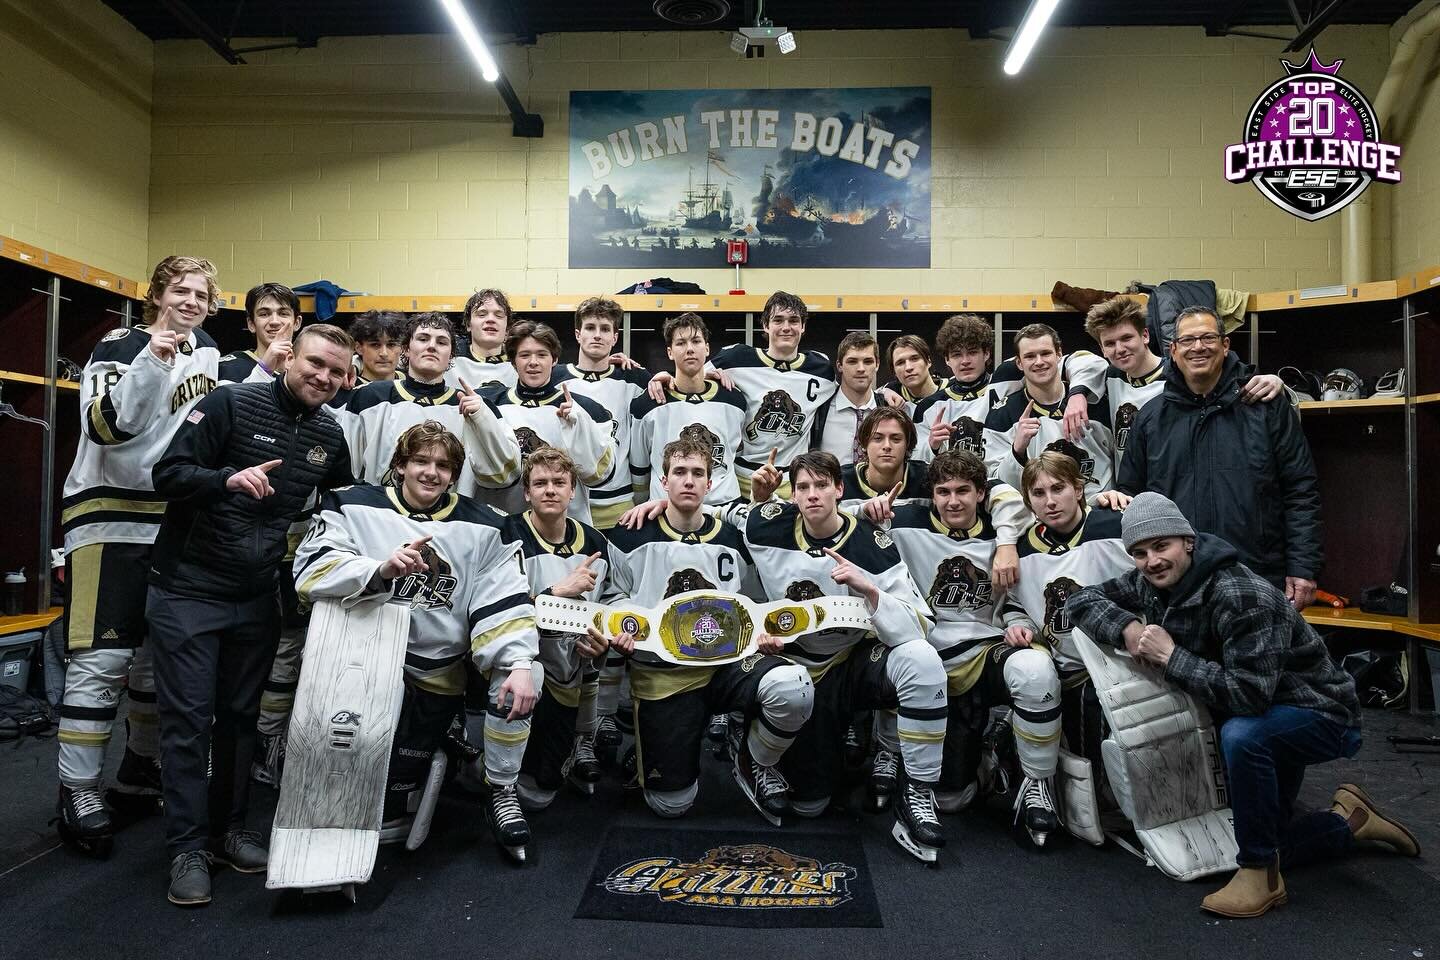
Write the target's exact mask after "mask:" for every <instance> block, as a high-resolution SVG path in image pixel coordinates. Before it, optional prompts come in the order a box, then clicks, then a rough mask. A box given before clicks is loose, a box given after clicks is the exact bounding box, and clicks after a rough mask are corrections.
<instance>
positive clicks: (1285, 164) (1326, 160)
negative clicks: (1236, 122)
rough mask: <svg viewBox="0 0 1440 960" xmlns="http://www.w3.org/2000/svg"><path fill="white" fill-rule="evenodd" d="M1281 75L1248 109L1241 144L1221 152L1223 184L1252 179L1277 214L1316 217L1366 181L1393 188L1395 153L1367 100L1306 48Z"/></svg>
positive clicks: (1336, 207) (1335, 65)
mask: <svg viewBox="0 0 1440 960" xmlns="http://www.w3.org/2000/svg"><path fill="white" fill-rule="evenodd" d="M1280 62H1281V63H1282V64H1284V65H1285V71H1286V73H1287V74H1288V75H1287V76H1286V77H1284V78H1283V79H1281V80H1277V81H1276V82H1275V83H1273V84H1271V85H1270V86H1269V87H1268V88H1266V90H1265V92H1263V93H1261V94H1260V96H1259V97H1257V98H1256V100H1255V103H1254V104H1253V105H1251V107H1250V113H1249V116H1247V117H1246V120H1245V142H1244V143H1234V144H1231V145H1229V146H1227V147H1226V148H1225V179H1226V180H1229V181H1231V182H1232V183H1243V182H1244V181H1246V180H1254V181H1255V186H1256V188H1257V189H1258V190H1259V191H1260V192H1261V193H1263V194H1264V195H1265V196H1266V197H1267V198H1268V199H1269V200H1270V202H1272V203H1274V204H1275V205H1276V206H1277V207H1279V208H1280V209H1281V210H1285V211H1288V212H1289V213H1293V214H1294V215H1295V216H1297V217H1300V218H1301V219H1304V220H1320V219H1322V218H1324V217H1328V216H1330V214H1332V213H1335V212H1336V211H1338V210H1341V209H1343V208H1344V207H1345V205H1346V204H1348V203H1350V202H1351V201H1353V200H1354V199H1355V198H1356V197H1358V196H1360V194H1362V193H1364V192H1365V188H1366V187H1368V186H1370V183H1371V181H1372V180H1380V181H1383V182H1385V183H1399V182H1400V170H1399V168H1398V167H1397V166H1396V164H1397V163H1398V162H1399V160H1400V148H1399V147H1398V146H1396V145H1394V144H1389V143H1382V142H1381V141H1380V125H1379V122H1378V120H1377V119H1376V117H1375V109H1374V108H1373V107H1371V106H1370V101H1369V100H1367V99H1365V95H1364V94H1363V93H1361V92H1360V91H1359V89H1357V88H1356V87H1355V86H1354V84H1352V83H1350V82H1349V81H1348V80H1344V79H1342V78H1341V77H1340V64H1342V63H1344V62H1345V61H1344V60H1336V61H1335V62H1334V63H1331V64H1322V63H1321V62H1320V60H1319V58H1318V57H1316V56H1315V50H1314V48H1311V50H1310V59H1309V60H1308V61H1307V62H1305V63H1303V64H1293V63H1290V62H1289V61H1287V60H1281V61H1280Z"/></svg>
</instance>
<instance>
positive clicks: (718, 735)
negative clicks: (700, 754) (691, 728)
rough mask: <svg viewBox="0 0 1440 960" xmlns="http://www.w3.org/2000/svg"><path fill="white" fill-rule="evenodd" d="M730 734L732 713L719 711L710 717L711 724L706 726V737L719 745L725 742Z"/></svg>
mask: <svg viewBox="0 0 1440 960" xmlns="http://www.w3.org/2000/svg"><path fill="white" fill-rule="evenodd" d="M729 735H730V715H729V714H728V713H717V714H715V715H713V716H712V717H711V718H710V725H709V726H707V727H706V728H705V739H706V740H709V741H710V742H711V743H713V744H715V745H716V746H717V747H718V746H719V745H720V744H722V743H724V742H725V739H726V738H727V737H728V736H729Z"/></svg>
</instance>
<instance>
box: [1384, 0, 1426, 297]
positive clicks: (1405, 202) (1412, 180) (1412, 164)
mask: <svg viewBox="0 0 1440 960" xmlns="http://www.w3.org/2000/svg"><path fill="white" fill-rule="evenodd" d="M1434 6H1436V4H1435V3H1424V4H1418V5H1416V7H1415V9H1414V10H1412V11H1411V12H1410V13H1409V14H1408V15H1407V16H1405V17H1404V18H1402V19H1401V20H1399V21H1397V22H1396V24H1395V25H1394V27H1392V28H1391V30H1390V38H1391V42H1392V43H1394V42H1398V41H1399V39H1400V37H1401V35H1402V34H1403V33H1404V31H1405V28H1406V27H1407V26H1409V24H1410V23H1411V22H1412V21H1413V20H1415V18H1416V17H1418V16H1420V15H1421V14H1423V13H1424V12H1425V11H1427V10H1429V9H1431V8H1432V7H1434ZM1415 65H1416V69H1414V70H1413V71H1412V72H1411V76H1410V77H1409V79H1408V82H1407V83H1406V85H1405V86H1404V87H1403V88H1402V91H1401V95H1400V97H1401V99H1400V101H1399V102H1400V103H1401V104H1402V106H1401V110H1402V113H1401V115H1400V116H1399V117H1397V118H1396V119H1397V120H1398V121H1399V122H1398V123H1391V124H1390V126H1388V127H1386V128H1385V130H1384V133H1385V138H1386V139H1387V140H1391V141H1392V142H1395V141H1396V139H1397V138H1398V142H1399V143H1400V144H1401V145H1402V146H1403V147H1404V153H1403V154H1402V156H1401V164H1400V172H1401V175H1402V176H1403V178H1404V179H1402V180H1401V181H1400V183H1399V184H1398V185H1396V186H1394V187H1392V188H1390V189H1388V190H1387V191H1386V193H1388V194H1389V195H1390V213H1391V221H1390V222H1391V233H1392V236H1393V237H1394V260H1393V263H1392V264H1391V266H1392V267H1393V270H1391V271H1390V273H1388V274H1386V273H1385V272H1384V271H1383V270H1382V275H1394V276H1399V275H1401V274H1405V273H1411V272H1414V271H1416V270H1421V269H1424V268H1426V267H1433V266H1436V265H1437V264H1440V34H1436V35H1435V36H1434V37H1431V38H1430V40H1429V41H1428V42H1427V43H1425V44H1424V45H1423V46H1422V47H1421V49H1420V53H1419V55H1418V57H1417V59H1416V61H1415ZM1378 93H1379V90H1378V88H1377V89H1376V90H1375V91H1374V92H1373V93H1372V94H1371V96H1374V95H1376V94H1378ZM1379 262H1380V263H1381V264H1382V266H1383V263H1384V261H1379Z"/></svg>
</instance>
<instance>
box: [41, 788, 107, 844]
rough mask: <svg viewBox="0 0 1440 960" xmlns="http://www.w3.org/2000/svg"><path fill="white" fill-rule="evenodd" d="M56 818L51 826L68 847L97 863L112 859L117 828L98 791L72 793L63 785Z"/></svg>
mask: <svg viewBox="0 0 1440 960" xmlns="http://www.w3.org/2000/svg"><path fill="white" fill-rule="evenodd" d="M55 814H56V816H55V819H54V820H53V821H51V822H52V823H54V824H55V826H56V827H57V828H58V829H59V831H60V839H61V840H63V841H65V845H66V846H68V847H70V848H71V849H74V850H77V851H79V852H80V853H83V854H85V855H86V856H87V857H94V858H95V859H97V860H105V859H108V858H109V856H110V851H111V849H112V847H113V844H114V832H115V828H114V825H113V824H111V822H110V811H109V810H107V809H105V801H104V800H103V799H101V797H100V791H99V789H98V788H96V787H76V788H74V789H72V788H70V787H67V786H65V785H64V784H63V783H62V784H61V785H60V799H59V802H58V803H57V804H56V808H55Z"/></svg>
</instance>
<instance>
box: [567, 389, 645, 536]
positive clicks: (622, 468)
mask: <svg viewBox="0 0 1440 960" xmlns="http://www.w3.org/2000/svg"><path fill="white" fill-rule="evenodd" d="M555 380H556V382H557V383H558V382H560V381H562V380H563V381H564V382H566V383H568V384H569V385H570V394H571V395H572V396H577V397H578V396H586V397H589V398H590V399H591V400H594V401H595V402H596V403H598V404H600V406H602V407H604V408H605V409H606V410H608V411H610V414H611V416H612V417H613V418H614V419H612V420H611V421H610V422H611V424H612V425H613V427H612V429H611V433H612V434H613V435H614V437H615V450H616V457H615V472H614V473H612V474H611V475H610V479H609V480H607V481H605V485H604V486H603V487H599V488H596V489H594V490H591V491H590V513H591V515H592V516H593V517H594V523H595V526H596V527H597V528H598V529H600V530H609V529H610V528H611V527H613V526H615V523H616V522H617V521H618V520H619V519H620V515H621V514H623V513H624V512H625V511H626V510H629V509H630V508H631V507H632V506H634V504H635V491H634V488H633V485H632V481H631V477H630V443H631V440H630V437H631V434H632V432H633V431H634V429H635V424H634V417H632V416H631V415H630V406H631V404H633V403H634V402H635V400H636V398H637V397H642V396H645V388H646V387H648V386H649V385H650V372H649V371H648V370H646V369H645V368H643V367H633V368H631V369H629V370H626V369H624V368H622V367H615V366H612V367H606V368H605V370H603V371H601V372H598V373H597V372H593V371H589V370H581V369H580V368H579V367H577V366H576V365H575V364H573V363H569V364H566V365H564V366H563V367H556V368H555Z"/></svg>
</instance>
